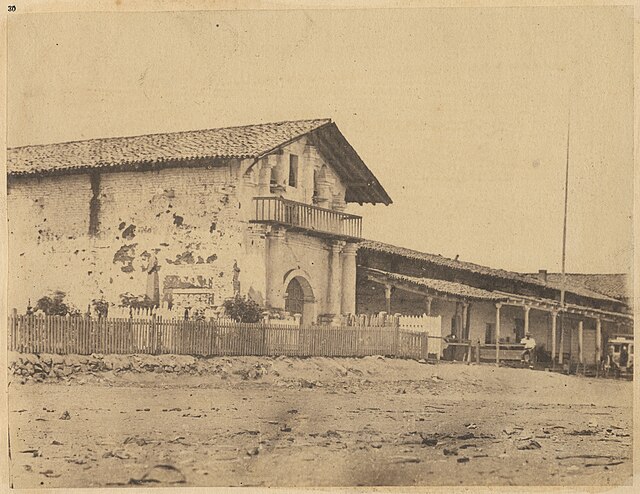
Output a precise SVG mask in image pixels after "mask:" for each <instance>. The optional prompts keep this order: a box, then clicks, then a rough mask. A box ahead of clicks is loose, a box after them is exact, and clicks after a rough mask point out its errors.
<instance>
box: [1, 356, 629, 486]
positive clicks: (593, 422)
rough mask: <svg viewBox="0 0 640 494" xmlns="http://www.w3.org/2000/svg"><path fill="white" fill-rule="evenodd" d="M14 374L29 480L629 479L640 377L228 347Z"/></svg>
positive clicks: (12, 400) (15, 409)
mask: <svg viewBox="0 0 640 494" xmlns="http://www.w3.org/2000/svg"><path fill="white" fill-rule="evenodd" d="M210 360H211V361H213V362H214V363H215V365H214V366H212V368H215V369H217V370H216V371H214V372H209V373H204V374H183V375H176V374H172V373H159V372H158V373H154V372H133V371H127V372H119V373H114V372H113V371H107V372H100V373H95V374H90V373H87V374H86V375H83V376H81V377H80V378H74V379H70V380H67V381H62V382H44V383H33V382H27V383H26V384H21V383H20V381H19V380H18V379H16V378H15V377H14V379H13V381H12V382H11V384H10V387H9V418H10V448H11V483H12V485H13V487H15V488H33V487H108V486H118V485H147V486H151V485H158V486H169V485H189V486H358V485H365V486H367V485H620V484H626V485H629V484H630V483H631V475H632V458H631V455H632V446H631V444H632V443H631V441H632V386H633V383H631V382H624V381H613V380H596V379H590V378H584V377H576V376H564V375H560V374H553V373H549V372H542V371H533V370H528V369H509V368H496V367H495V366H493V365H488V364H487V365H464V364H446V363H441V364H438V365H432V364H426V363H418V362H415V361H402V360H393V359H384V358H381V357H367V358H363V359H322V358H315V359H293V358H282V357H280V358H275V359H269V358H249V357H245V358H217V359H210Z"/></svg>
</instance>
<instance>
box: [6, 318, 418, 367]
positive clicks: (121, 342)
mask: <svg viewBox="0 0 640 494" xmlns="http://www.w3.org/2000/svg"><path fill="white" fill-rule="evenodd" d="M9 328H10V333H9V337H10V341H9V348H10V349H11V350H12V351H17V352H22V353H56V354H80V355H89V354H92V353H100V354H132V353H145V354H154V355H158V354H180V355H199V356H225V355H247V356H248V355H257V356H277V355H287V356H296V357H312V356H313V357H363V356H367V355H387V356H396V357H401V358H415V359H420V358H427V356H428V345H429V340H428V335H427V334H426V333H419V332H415V331H407V330H403V329H401V328H400V327H399V326H398V325H397V324H395V325H393V326H315V325H314V326H304V325H302V326H301V325H289V326H284V325H273V324H269V323H264V322H262V323H257V324H244V323H236V322H230V321H228V320H215V319H214V320H208V321H206V320H202V321H198V320H184V319H177V318H176V319H165V318H162V317H152V318H144V319H136V318H102V319H95V318H89V317H62V316H46V317H39V316H19V315H13V316H10V317H9Z"/></svg>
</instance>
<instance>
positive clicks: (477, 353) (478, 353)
mask: <svg viewBox="0 0 640 494" xmlns="http://www.w3.org/2000/svg"><path fill="white" fill-rule="evenodd" d="M479 363H480V340H476V364H479Z"/></svg>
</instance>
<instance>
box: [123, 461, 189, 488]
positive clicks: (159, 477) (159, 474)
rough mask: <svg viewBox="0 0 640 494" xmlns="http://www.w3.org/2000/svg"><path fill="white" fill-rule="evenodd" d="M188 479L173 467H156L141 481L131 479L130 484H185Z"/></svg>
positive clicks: (163, 465) (140, 479)
mask: <svg viewBox="0 0 640 494" xmlns="http://www.w3.org/2000/svg"><path fill="white" fill-rule="evenodd" d="M186 482H187V478H186V476H185V475H184V473H182V471H181V470H179V469H178V468H176V467H174V466H173V465H166V464H162V465H154V466H153V467H151V469H149V471H148V472H147V473H145V474H144V475H143V476H142V477H141V478H139V479H130V480H129V484H134V485H136V484H149V483H154V484H185V483H186Z"/></svg>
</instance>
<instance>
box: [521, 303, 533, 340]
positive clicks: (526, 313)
mask: <svg viewBox="0 0 640 494" xmlns="http://www.w3.org/2000/svg"><path fill="white" fill-rule="evenodd" d="M523 308H524V335H525V336H527V333H528V332H529V311H530V310H531V307H529V306H528V305H525V306H524V307H523ZM518 343H520V342H518Z"/></svg>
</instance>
